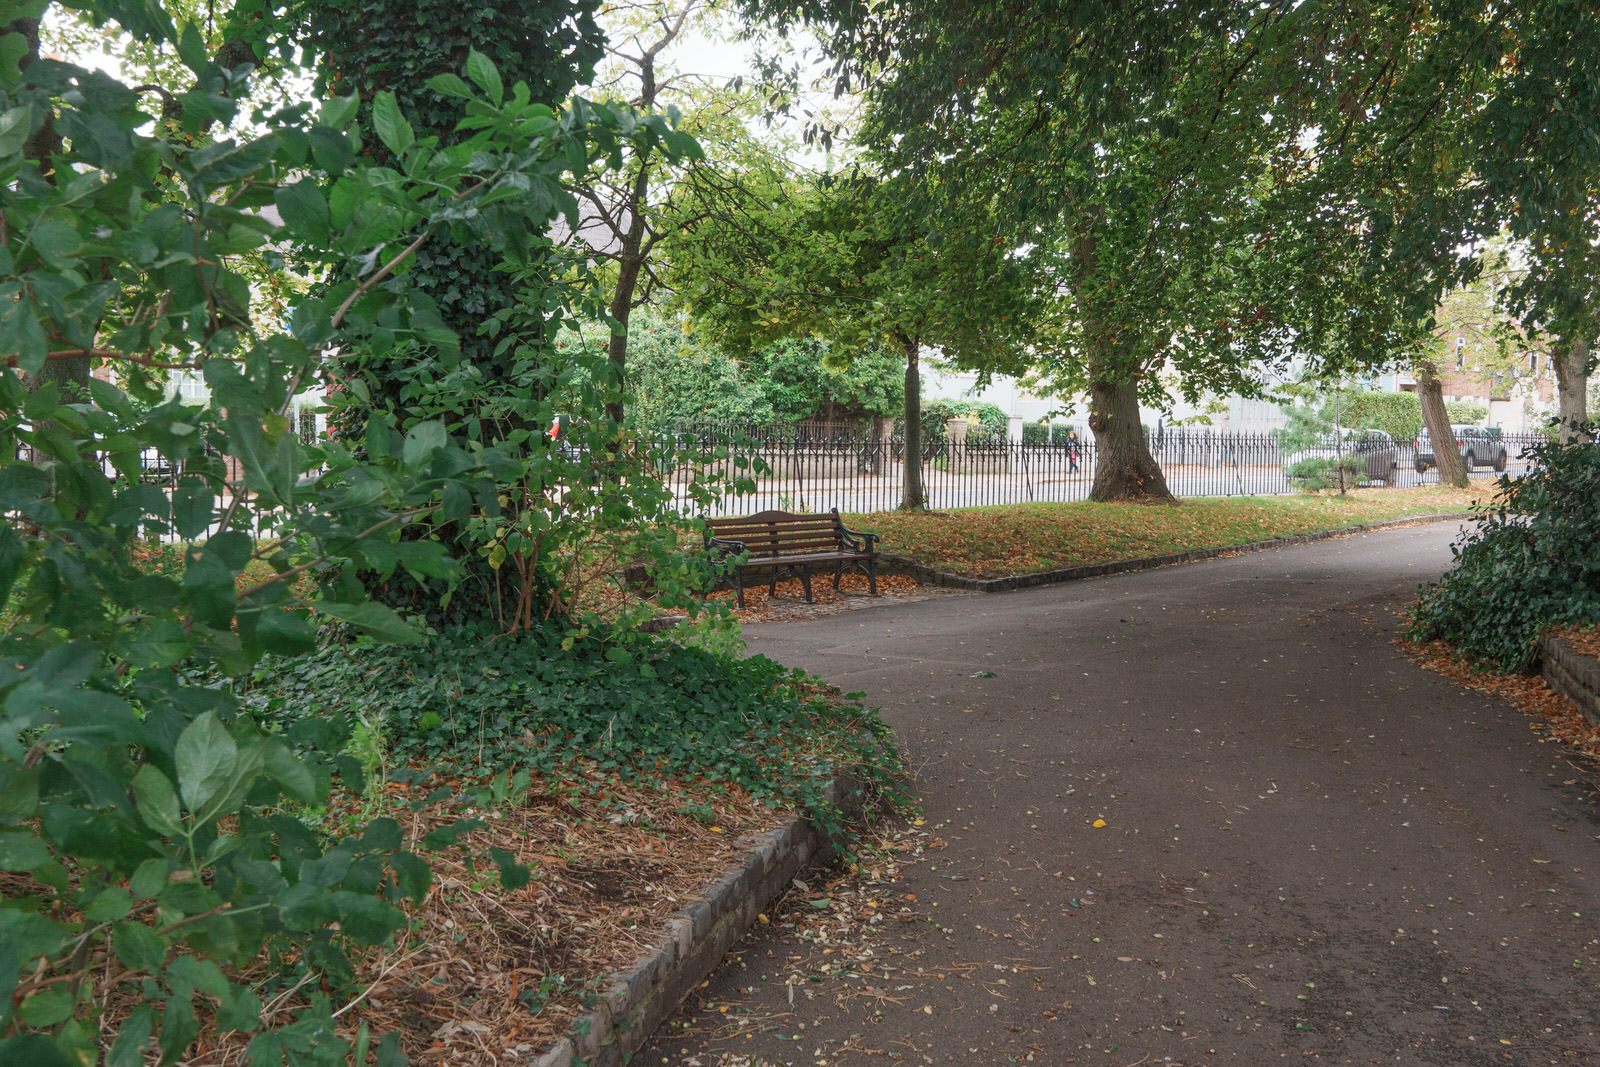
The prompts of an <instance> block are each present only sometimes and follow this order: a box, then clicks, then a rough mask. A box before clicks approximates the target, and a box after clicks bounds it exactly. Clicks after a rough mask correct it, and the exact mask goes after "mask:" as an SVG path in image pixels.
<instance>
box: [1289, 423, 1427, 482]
mask: <svg viewBox="0 0 1600 1067" xmlns="http://www.w3.org/2000/svg"><path fill="white" fill-rule="evenodd" d="M1341 438H1342V441H1341ZM1341 452H1342V453H1343V454H1344V456H1345V457H1346V458H1347V459H1349V460H1352V461H1354V463H1355V464H1357V466H1356V470H1355V472H1354V473H1355V477H1356V478H1357V479H1358V480H1361V481H1368V482H1383V483H1385V484H1387V485H1393V484H1394V476H1395V473H1396V472H1397V471H1398V470H1399V469H1400V452H1399V450H1398V449H1397V448H1396V447H1395V443H1394V438H1393V437H1390V436H1389V435H1388V434H1387V433H1385V432H1384V431H1382V430H1352V429H1344V430H1338V431H1334V432H1331V433H1325V434H1323V435H1322V436H1321V437H1320V438H1319V439H1318V440H1317V443H1316V445H1315V446H1314V447H1312V448H1307V449H1303V450H1302V451H1299V452H1294V453H1291V454H1290V455H1289V456H1287V457H1285V458H1284V461H1283V473H1284V474H1285V475H1287V476H1288V478H1289V479H1290V481H1295V480H1297V479H1298V480H1302V481H1303V480H1304V475H1303V474H1299V473H1297V471H1303V470H1304V469H1305V468H1304V467H1302V466H1301V464H1304V463H1305V462H1306V461H1307V460H1329V459H1337V458H1338V456H1339V455H1340V453H1341Z"/></svg>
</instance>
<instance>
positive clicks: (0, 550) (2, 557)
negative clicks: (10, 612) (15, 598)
mask: <svg viewBox="0 0 1600 1067" xmlns="http://www.w3.org/2000/svg"><path fill="white" fill-rule="evenodd" d="M6 469H7V470H9V469H11V468H6ZM3 473H4V471H0V474H3ZM27 555H28V554H27V550H26V549H24V548H23V547H22V538H20V537H18V536H17V532H16V531H15V530H13V529H12V528H11V526H10V524H6V525H4V526H0V604H4V603H6V602H7V601H8V600H9V599H10V597H11V587H12V586H13V585H15V584H16V581H17V576H18V575H19V574H20V573H21V572H22V565H23V563H24V562H25V561H26V560H27Z"/></svg>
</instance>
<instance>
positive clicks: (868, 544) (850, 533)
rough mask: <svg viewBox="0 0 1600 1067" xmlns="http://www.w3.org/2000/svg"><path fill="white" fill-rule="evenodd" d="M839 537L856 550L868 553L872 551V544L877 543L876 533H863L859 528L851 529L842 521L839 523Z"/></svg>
mask: <svg viewBox="0 0 1600 1067" xmlns="http://www.w3.org/2000/svg"><path fill="white" fill-rule="evenodd" d="M839 537H840V539H841V540H842V541H844V543H845V545H847V546H848V547H849V548H851V549H853V550H854V551H856V552H866V553H869V554H870V553H871V552H872V551H873V547H872V546H873V545H875V544H877V543H878V535H877V534H875V533H864V532H862V531H860V530H852V529H849V528H848V527H846V526H845V525H844V524H843V523H840V525H839Z"/></svg>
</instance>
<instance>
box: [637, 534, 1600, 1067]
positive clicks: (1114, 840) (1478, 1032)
mask: <svg viewBox="0 0 1600 1067" xmlns="http://www.w3.org/2000/svg"><path fill="white" fill-rule="evenodd" d="M1455 533H1456V526H1455V524H1453V523H1452V524H1437V525H1432V526H1419V527H1410V528H1403V529H1398V530H1390V531H1384V532H1379V533H1370V534H1365V535H1359V536H1355V537H1350V538H1342V539H1337V540H1333V541H1324V542H1319V543H1315V544H1311V545H1303V546H1298V547H1294V548H1287V549H1280V550H1274V551H1269V552H1260V553H1251V554H1246V555H1241V556H1236V557H1230V558H1227V559H1222V560H1217V561H1212V562H1207V563H1200V564H1194V565H1189V566H1182V567H1171V568H1165V569H1162V570H1157V571H1147V572H1142V573H1137V574H1130V575H1124V576H1120V577H1115V578H1108V579H1103V580H1099V581H1092V582H1080V583H1073V584H1069V585H1062V586H1056V587H1052V588H1046V589H1035V590H1028V591H1023V592H1018V593H1011V594H1004V595H993V596H976V595H975V596H969V597H962V598H952V599H945V600H935V601H929V602H924V603H910V604H903V605H895V606H886V607H883V608H882V609H878V610H870V611H854V612H849V613H847V614H844V615H835V616H831V617H826V618H821V619H814V620H808V621H803V622H794V623H777V624H769V625H765V626H756V627H751V628H750V629H749V630H748V631H747V636H748V638H749V641H750V645H751V648H752V650H753V651H760V652H764V653H766V654H768V655H771V656H773V657H774V658H776V659H778V660H780V661H781V662H784V663H787V664H791V665H794V666H799V667H804V668H806V669H808V670H811V671H815V672H817V673H819V674H821V675H823V676H825V677H827V678H828V679H829V680H831V681H834V682H836V683H838V684H839V685H840V686H842V687H843V688H844V689H845V690H846V691H857V690H859V691H863V692H864V693H865V694H866V699H867V701H868V702H869V703H872V704H876V705H881V706H882V708H883V711H884V717H885V718H886V719H887V720H888V721H889V722H890V723H891V724H892V725H893V726H894V727H895V729H896V731H897V732H898V735H899V738H900V741H901V744H902V746H903V747H904V749H905V750H906V752H907V753H908V755H909V757H910V759H911V761H912V763H913V764H914V765H915V767H916V768H917V786H918V789H919V791H920V793H921V796H922V798H923V803H924V806H925V812H924V814H925V818H926V826H925V828H924V829H926V830H930V831H932V832H933V833H934V835H935V836H936V837H937V838H939V839H941V840H942V841H943V843H944V846H945V847H944V848H943V849H942V850H940V851H935V852H932V853H930V854H929V855H928V856H927V858H925V859H923V860H922V861H920V862H918V863H915V864H912V865H910V866H909V867H908V868H907V870H906V872H905V878H904V881H903V882H902V883H900V884H899V885H898V886H897V887H896V893H897V894H901V895H902V899H905V900H912V899H913V898H914V903H913V904H911V905H910V906H911V907H912V909H913V912H912V913H913V915H914V916H915V918H914V919H913V921H910V922H904V923H893V922H891V923H887V924H881V925H880V929H881V928H882V927H887V929H886V930H883V932H881V933H880V934H879V935H877V937H876V939H875V940H874V941H873V942H872V944H873V946H874V952H875V954H876V955H875V958H876V959H877V960H878V961H879V962H878V963H876V964H874V965H873V966H874V967H881V968H882V974H881V975H879V976H876V977H875V976H873V975H871V974H867V975H864V976H863V975H862V974H861V973H859V972H860V971H861V970H862V968H861V967H856V968H855V969H854V971H853V972H852V973H854V974H855V977H853V978H852V977H826V975H827V973H828V971H829V967H828V964H827V959H828V958H829V955H830V954H828V953H825V949H826V948H827V946H824V945H820V944H817V943H814V942H810V941H802V940H800V939H799V938H797V937H796V936H795V935H794V934H793V933H791V932H789V931H787V930H783V929H779V928H778V926H777V925H774V926H771V927H761V928H758V931H764V933H762V932H758V933H757V934H756V935H754V936H753V937H752V938H750V939H748V940H747V941H746V942H745V943H744V944H743V945H741V947H740V949H739V951H738V952H737V953H736V955H735V956H734V957H732V958H730V960H729V961H728V963H726V964H725V965H724V967H723V968H721V969H720V970H719V971H718V973H717V974H716V975H715V976H713V978H712V980H711V982H710V983H709V984H708V985H707V986H706V987H705V988H704V989H703V990H702V991H701V993H702V997H701V998H699V999H697V1000H695V1001H694V1002H693V1003H691V1005H689V1006H688V1007H686V1009H685V1010H684V1011H682V1012H680V1014H679V1016H678V1018H677V1019H676V1020H674V1022H673V1023H672V1024H670V1025H669V1027H664V1028H663V1029H662V1031H661V1032H660V1033H658V1035H657V1036H656V1038H655V1039H654V1041H653V1042H652V1043H651V1044H650V1045H648V1046H646V1047H645V1048H644V1049H642V1050H641V1051H640V1052H639V1053H638V1055H637V1056H636V1058H635V1059H634V1060H633V1062H634V1063H636V1064H659V1063H668V1064H684V1065H695V1064H699V1065H706V1067H710V1065H713V1064H717V1065H727V1067H732V1065H736V1064H737V1065H764V1064H808V1065H816V1064H835V1063H841V1064H852V1063H878V1062H883V1063H892V1062H900V1063H909V1064H958V1063H959V1064H1006V1063H1035V1064H1107V1065H1110V1064H1117V1065H1127V1067H1133V1065H1168V1067H1172V1065H1195V1064H1219V1063H1230V1064H1251V1065H1257V1064H1270V1063H1279V1062H1307V1061H1314V1062H1319V1063H1320V1062H1325V1063H1350V1064H1368V1063H1384V1064H1441V1065H1470V1064H1547V1063H1548V1064H1574V1063H1587V1064H1594V1063H1600V994H1597V990H1600V804H1597V802H1596V801H1597V793H1596V784H1597V783H1596V782H1595V780H1594V774H1593V770H1592V768H1584V767H1580V766H1576V765H1574V764H1573V763H1572V762H1570V761H1569V759H1568V758H1567V757H1566V756H1565V755H1564V754H1563V752H1562V751H1561V749H1560V748H1559V747H1558V746H1556V745H1549V744H1541V743H1540V742H1539V740H1538V737H1539V735H1538V734H1537V733H1535V732H1534V731H1531V730H1530V729H1529V727H1528V723H1527V721H1526V720H1525V719H1524V717H1523V716H1522V715H1521V714H1520V713H1518V712H1517V711H1515V710H1514V709H1512V708H1510V707H1509V706H1506V705H1505V704H1503V703H1502V702H1499V701H1497V700H1494V699H1490V698H1487V697H1485V696H1481V695H1478V694H1475V693H1469V692H1465V691H1462V690H1460V689H1458V688H1456V687H1455V686H1454V685H1452V684H1451V683H1449V682H1448V681H1446V680H1444V679H1443V678H1440V677H1438V676H1436V675H1434V674H1431V673H1429V672H1427V671H1424V670H1422V669H1420V668H1419V667H1417V666H1415V665H1413V664H1412V663H1411V662H1410V661H1408V660H1407V659H1406V658H1405V657H1404V656H1403V655H1402V654H1401V652H1400V650H1399V649H1398V648H1396V647H1395V646H1394V644H1393V643H1392V638H1393V636H1394V635H1395V633H1396V632H1397V630H1398V627H1399V626H1400V623H1401V619H1400V612H1401V611H1402V609H1403V608H1404V607H1405V605H1406V604H1407V603H1408V602H1409V601H1410V600H1411V599H1412V598H1413V596H1414V593H1415V590H1416V587H1417V585H1418V583H1419V582H1421V581H1424V580H1426V579H1429V578H1432V577H1434V576H1436V575H1438V574H1439V573H1440V572H1441V571H1442V570H1443V569H1444V568H1445V567H1446V566H1448V564H1449V561H1450V552H1449V543H1450V540H1451V539H1452V537H1453V536H1454V535H1455ZM1102 821H1103V825H1101V823H1102ZM905 895H909V896H905ZM832 958H833V959H835V960H837V959H839V958H841V957H839V956H832ZM802 972H805V973H809V974H811V975H812V976H813V978H812V979H810V980H808V981H806V982H805V983H804V987H803V988H801V989H800V991H799V992H800V993H801V994H802V995H799V996H793V995H792V987H791V986H790V985H789V984H788V982H789V978H790V976H792V975H793V974H796V973H802ZM884 976H887V977H884ZM819 979H820V980H819ZM697 1009H698V1010H697ZM730 1020H737V1024H733V1025H730ZM746 1034H750V1035H752V1036H745V1035H746Z"/></svg>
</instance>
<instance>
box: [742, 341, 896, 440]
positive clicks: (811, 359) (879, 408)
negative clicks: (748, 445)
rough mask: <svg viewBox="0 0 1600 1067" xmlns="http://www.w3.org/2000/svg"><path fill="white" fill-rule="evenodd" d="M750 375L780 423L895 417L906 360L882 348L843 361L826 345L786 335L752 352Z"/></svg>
mask: <svg viewBox="0 0 1600 1067" xmlns="http://www.w3.org/2000/svg"><path fill="white" fill-rule="evenodd" d="M746 374H747V375H748V376H751V377H753V378H755V379H756V380H757V381H759V382H761V383H762V390H763V393H764V396H765V399H766V402H767V404H768V406H769V407H770V408H771V409H772V413H773V415H774V416H775V417H777V418H779V419H793V420H799V419H809V418H814V417H815V418H828V417H833V418H852V417H856V418H873V417H892V416H894V415H896V414H898V413H899V411H900V409H901V407H902V405H903V404H904V402H905V388H906V383H905V362H904V360H903V358H902V355H901V353H899V352H895V351H892V350H890V349H886V348H885V347H884V346H883V345H881V344H869V345H867V346H866V347H865V348H864V349H862V350H861V351H859V352H856V353H854V354H853V355H850V356H848V357H841V356H840V354H839V351H838V350H837V348H836V347H835V346H834V345H831V344H830V343H828V342H827V341H823V340H817V339H815V338H804V337H785V338H783V339H781V340H778V341H775V342H773V343H772V344H770V345H767V346H766V347H765V348H761V349H758V350H756V351H754V352H752V353H751V355H750V360H749V363H748V365H747V368H746Z"/></svg>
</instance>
